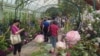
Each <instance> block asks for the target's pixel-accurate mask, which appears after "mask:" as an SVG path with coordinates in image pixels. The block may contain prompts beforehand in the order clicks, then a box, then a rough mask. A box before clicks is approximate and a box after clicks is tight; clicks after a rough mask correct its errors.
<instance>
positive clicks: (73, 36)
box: [66, 31, 81, 44]
mask: <svg viewBox="0 0 100 56" xmlns="http://www.w3.org/2000/svg"><path fill="white" fill-rule="evenodd" d="M80 39H81V37H80V34H79V32H78V31H69V32H68V33H67V34H66V40H67V43H68V44H76V43H77V42H78V41H79V40H80Z"/></svg>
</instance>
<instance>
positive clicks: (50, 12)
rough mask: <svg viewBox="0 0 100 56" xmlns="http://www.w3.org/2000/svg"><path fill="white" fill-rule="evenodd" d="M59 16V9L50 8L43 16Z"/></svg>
mask: <svg viewBox="0 0 100 56" xmlns="http://www.w3.org/2000/svg"><path fill="white" fill-rule="evenodd" d="M59 14H60V10H59V8H55V7H51V8H49V9H48V10H46V12H45V15H47V16H51V17H54V16H58V15H59Z"/></svg>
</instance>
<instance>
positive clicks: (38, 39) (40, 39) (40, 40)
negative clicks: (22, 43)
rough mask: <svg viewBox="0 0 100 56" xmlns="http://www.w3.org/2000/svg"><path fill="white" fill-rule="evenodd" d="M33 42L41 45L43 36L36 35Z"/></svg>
mask: <svg viewBox="0 0 100 56" xmlns="http://www.w3.org/2000/svg"><path fill="white" fill-rule="evenodd" d="M34 41H35V42H37V43H42V42H44V35H42V34H40V35H37V36H36V37H35V39H34Z"/></svg>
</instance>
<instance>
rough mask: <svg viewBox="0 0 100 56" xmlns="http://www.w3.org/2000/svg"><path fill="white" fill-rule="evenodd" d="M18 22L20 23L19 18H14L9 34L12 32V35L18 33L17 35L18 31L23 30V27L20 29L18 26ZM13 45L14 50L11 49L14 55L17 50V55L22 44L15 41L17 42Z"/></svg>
mask: <svg viewBox="0 0 100 56" xmlns="http://www.w3.org/2000/svg"><path fill="white" fill-rule="evenodd" d="M19 24H20V21H19V20H17V19H15V20H14V21H13V23H12V25H11V34H12V35H13V36H15V35H19V36H20V33H21V32H22V31H23V30H24V28H23V29H20V28H19V27H18V26H19ZM13 38H14V37H12V39H11V41H12V40H13ZM16 39H17V37H16ZM13 46H14V50H13V54H14V56H16V54H17V52H18V54H19V56H20V53H21V46H22V44H21V42H19V43H17V44H14V43H13Z"/></svg>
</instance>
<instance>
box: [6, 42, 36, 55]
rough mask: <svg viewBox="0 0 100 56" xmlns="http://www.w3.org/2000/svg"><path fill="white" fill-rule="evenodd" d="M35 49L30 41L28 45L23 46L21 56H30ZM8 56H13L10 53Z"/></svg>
mask: <svg viewBox="0 0 100 56" xmlns="http://www.w3.org/2000/svg"><path fill="white" fill-rule="evenodd" d="M36 49H37V47H36V46H35V43H34V42H33V41H31V42H30V43H28V44H26V45H25V46H23V48H22V53H21V56H31V54H32V53H33V51H35V50H36ZM8 56H13V54H12V53H11V54H9V55H8Z"/></svg>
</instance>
